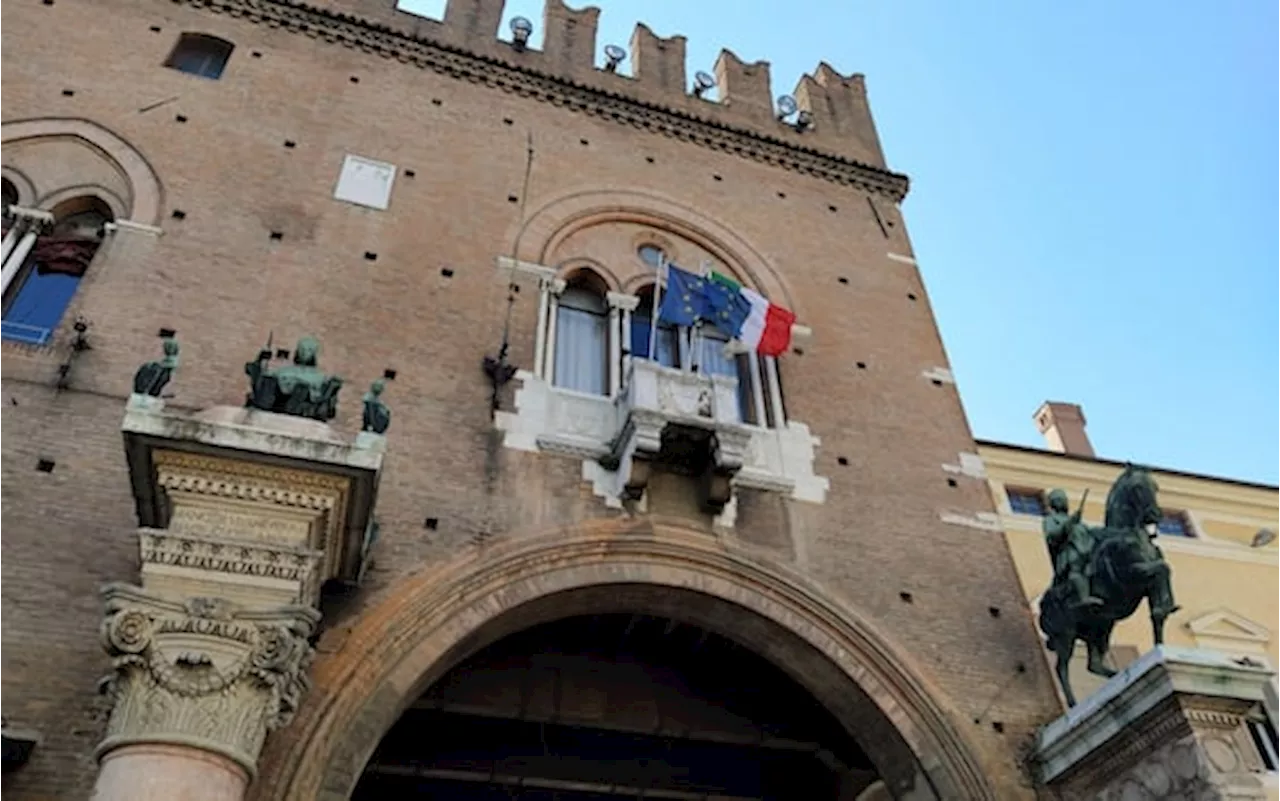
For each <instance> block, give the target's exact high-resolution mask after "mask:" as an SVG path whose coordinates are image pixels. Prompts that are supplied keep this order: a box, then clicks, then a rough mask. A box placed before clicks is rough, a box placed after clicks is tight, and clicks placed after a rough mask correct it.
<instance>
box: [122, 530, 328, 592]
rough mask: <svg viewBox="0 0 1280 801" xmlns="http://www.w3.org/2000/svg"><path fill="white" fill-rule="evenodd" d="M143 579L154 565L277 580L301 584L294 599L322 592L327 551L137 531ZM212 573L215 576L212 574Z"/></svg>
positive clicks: (182, 534)
mask: <svg viewBox="0 0 1280 801" xmlns="http://www.w3.org/2000/svg"><path fill="white" fill-rule="evenodd" d="M138 545H139V550H140V552H141V554H140V555H141V559H142V574H143V577H144V581H145V578H146V576H147V575H148V573H149V572H150V571H149V567H150V566H152V565H167V566H172V567H181V568H189V569H192V570H200V571H204V572H206V573H213V574H225V575H230V576H251V577H256V578H267V579H275V580H278V581H285V582H290V583H293V584H296V585H297V591H296V594H295V597H294V598H293V602H294V603H311V602H312V601H314V600H315V599H316V598H318V597H319V595H320V573H319V570H318V567H319V564H320V560H321V558H322V557H323V554H322V553H321V552H319V551H315V550H312V549H310V548H303V547H291V546H288V545H275V544H270V543H254V542H245V541H243V540H229V539H223V538H218V537H204V536H198V535H192V534H189V533H185V532H179V531H173V530H170V529H154V528H143V529H139V530H138ZM210 578H213V577H210Z"/></svg>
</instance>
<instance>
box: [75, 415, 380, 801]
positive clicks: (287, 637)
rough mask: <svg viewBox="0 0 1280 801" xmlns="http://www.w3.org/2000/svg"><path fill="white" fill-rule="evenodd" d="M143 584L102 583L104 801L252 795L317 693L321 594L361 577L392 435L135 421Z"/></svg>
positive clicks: (305, 423)
mask: <svg viewBox="0 0 1280 801" xmlns="http://www.w3.org/2000/svg"><path fill="white" fill-rule="evenodd" d="M122 428H123V431H124V439H125V452H126V455H127V458H128V462H129V472H130V478H131V481H132V484H133V492H134V499H135V502H136V504H137V512H138V522H139V528H138V544H139V556H140V562H141V570H140V579H141V586H133V585H129V584H122V583H113V584H109V585H107V587H105V588H104V590H103V595H104V598H105V601H106V616H105V619H104V620H103V623H102V640H103V646H104V647H105V648H106V651H107V653H108V655H109V656H110V657H111V660H112V667H113V672H112V673H111V675H110V676H108V677H107V678H106V679H105V680H104V682H103V688H104V690H105V691H106V692H107V693H108V694H109V695H110V697H111V699H112V702H113V705H112V711H111V716H110V719H109V722H108V724H107V733H106V736H105V737H104V738H103V740H102V742H101V744H99V746H98V748H97V751H96V756H97V758H98V759H99V761H100V763H101V770H100V772H99V774H98V781H97V784H96V786H95V789H94V794H93V797H92V798H93V801H171V799H182V801H240V799H242V798H243V797H244V794H245V790H246V788H247V787H248V785H249V783H250V782H252V781H253V779H254V775H255V772H256V769H257V760H258V755H259V753H260V752H261V750H262V746H263V742H264V741H265V739H266V737H267V736H268V734H269V733H270V732H271V731H273V730H275V729H279V728H281V727H283V726H286V725H288V723H289V721H290V719H291V718H292V717H293V714H294V712H295V710H296V709H297V708H298V705H299V703H301V701H302V698H303V696H304V695H305V693H306V691H307V688H308V679H307V668H308V665H309V664H310V662H311V659H312V656H313V651H312V648H311V645H310V643H309V640H310V638H311V637H312V636H313V635H314V634H315V632H316V628H317V625H318V624H319V621H320V612H319V610H318V608H317V607H318V605H319V603H320V587H321V585H322V584H323V583H324V582H325V581H327V580H336V581H341V582H346V583H352V582H355V581H358V579H359V576H360V575H361V573H362V571H363V568H364V564H365V561H366V560H367V558H368V550H369V545H370V536H369V533H370V532H372V531H374V530H375V529H376V527H375V526H374V525H372V517H371V514H372V508H373V505H374V501H375V498H376V494H377V476H378V472H379V471H380V469H381V464H382V455H383V453H384V451H385V438H384V437H382V436H381V435H377V434H370V433H368V432H365V435H363V436H359V437H357V438H356V439H355V441H354V443H353V442H350V441H348V440H347V439H346V438H344V437H341V436H339V435H338V434H336V433H335V432H334V431H332V430H331V429H330V427H329V426H328V425H326V424H324V423H320V422H317V421H314V420H307V419H303V418H298V417H289V416H285V415H278V414H271V413H267V412H259V411H256V410H251V409H244V408H229V407H221V408H219V407H215V408H213V409H209V410H206V411H203V412H199V413H196V414H194V415H190V414H168V413H166V412H165V410H164V403H163V401H161V400H160V399H159V398H150V397H144V396H137V395H135V396H134V397H133V398H131V399H130V401H129V405H128V408H127V411H126V414H125V420H124V425H123V426H122Z"/></svg>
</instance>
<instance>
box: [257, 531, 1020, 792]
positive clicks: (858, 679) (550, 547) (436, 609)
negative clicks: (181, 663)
mask: <svg viewBox="0 0 1280 801" xmlns="http://www.w3.org/2000/svg"><path fill="white" fill-rule="evenodd" d="M381 598H382V599H381V601H380V602H378V603H377V604H376V605H374V606H373V607H372V608H370V609H368V610H367V611H365V612H364V613H363V614H362V615H360V616H359V617H358V618H357V619H355V620H354V621H353V622H352V626H351V628H350V629H349V632H348V633H347V634H346V636H345V640H344V641H343V642H342V643H341V644H340V645H339V646H337V648H336V650H335V651H333V652H331V653H326V654H324V655H323V656H322V657H321V658H320V659H319V660H317V663H316V665H315V667H314V669H313V681H314V685H313V688H312V690H311V691H310V693H309V694H308V696H307V698H306V699H305V700H304V702H303V706H302V709H301V710H300V711H299V715H298V717H297V719H296V720H294V721H293V723H291V724H290V725H289V726H288V727H287V728H285V729H283V730H281V731H278V732H276V733H275V734H273V735H272V737H271V738H269V742H268V745H267V751H266V753H265V754H264V756H263V760H262V763H261V766H260V767H261V770H260V779H259V780H258V782H257V783H256V784H255V785H254V787H253V788H252V790H251V793H250V795H251V797H252V798H255V799H258V801H268V799H270V800H271V801H277V800H278V801H284V799H322V800H323V801H345V799H347V798H349V796H350V794H351V792H352V790H353V789H354V787H355V784H356V782H357V781H358V780H359V777H360V774H361V772H362V771H363V769H364V766H365V764H366V762H367V761H368V759H369V757H370V756H371V754H372V753H373V750H374V748H375V747H376V746H377V745H378V742H379V741H380V740H381V738H382V736H383V735H384V734H385V732H386V731H387V730H389V729H390V727H391V726H392V725H393V724H394V723H395V721H396V720H397V719H398V718H399V716H400V715H401V713H402V712H403V711H404V710H405V709H406V708H407V707H408V706H409V704H411V703H412V702H413V701H414V700H415V699H416V698H417V697H418V696H419V695H420V694H421V693H422V692H423V691H424V690H425V689H426V688H427V687H429V686H430V685H431V684H432V683H433V682H434V681H436V680H437V679H438V678H439V677H440V676H442V675H443V674H444V673H445V672H446V671H447V670H448V669H449V668H451V667H452V666H454V665H456V664H457V663H458V662H459V661H461V660H462V659H465V658H466V657H467V656H469V655H471V654H473V653H475V652H476V651H478V650H479V649H481V648H483V647H484V646H486V645H488V644H490V643H492V642H495V641H497V640H498V639H501V638H502V637H504V636H506V635H508V634H511V633H514V632H515V631H519V630H521V629H524V628H527V627H529V626H532V625H536V624H538V623H541V622H546V621H548V620H554V619H558V618H563V617H567V616H571V615H576V614H587V613H596V612H601V611H632V612H637V613H650V614H651V613H658V614H665V615H667V616H670V617H674V618H676V619H680V620H682V621H683V622H688V623H693V624H697V625H702V626H705V627H707V628H710V629H712V630H714V631H717V632H718V633H721V634H723V635H726V636H728V637H731V638H733V639H736V640H737V641H738V642H740V643H742V644H744V645H748V646H750V647H752V648H753V649H755V650H756V651H757V652H759V653H761V654H762V655H763V656H765V657H766V658H769V659H771V660H772V661H773V662H774V663H775V664H777V665H778V666H779V667H781V668H782V669H784V670H786V671H787V672H788V673H790V674H791V675H792V676H793V677H794V678H795V679H797V680H798V681H799V682H800V683H801V684H802V685H804V686H806V687H807V688H808V689H809V691H810V692H811V693H813V694H814V696H815V697H816V698H817V699H818V700H819V701H820V702H822V703H823V704H825V705H826V706H827V707H828V708H829V709H830V710H831V711H832V712H833V714H835V715H836V717H837V718H838V719H840V720H841V721H842V722H843V723H844V724H845V726H846V728H848V729H849V730H850V733H851V734H853V735H854V736H855V737H856V738H857V739H858V740H859V742H860V743H862V744H863V747H864V749H865V750H866V751H867V752H868V755H869V756H871V758H872V760H873V761H874V762H875V763H876V765H877V768H878V769H879V770H880V772H881V775H882V776H884V778H885V779H886V783H887V784H889V785H890V786H891V787H892V788H894V790H893V791H894V794H895V797H898V798H908V799H946V801H951V800H952V799H992V801H994V799H995V795H994V792H993V790H992V789H991V787H990V785H989V784H988V782H987V780H986V778H985V777H984V775H983V772H982V771H981V769H980V767H979V764H978V762H977V759H976V757H975V755H974V754H973V752H972V751H971V749H970V747H969V746H968V744H967V743H966V742H965V741H964V739H963V737H962V736H961V735H960V734H959V732H958V731H957V730H956V729H955V728H954V727H953V725H952V724H951V722H950V720H949V718H948V715H947V713H946V712H945V710H944V707H943V704H942V703H941V702H940V701H939V700H938V698H939V696H938V695H937V694H936V692H935V691H934V690H933V689H932V688H931V687H930V686H929V685H928V684H927V682H926V681H925V680H923V679H922V678H921V677H920V676H918V675H916V674H915V673H914V671H912V670H911V669H910V668H909V667H908V666H909V665H910V663H911V662H910V659H909V658H908V657H906V656H905V655H904V654H902V653H900V652H899V651H898V650H897V649H896V648H895V647H894V646H893V645H892V644H891V643H890V641H889V640H888V639H887V638H886V637H884V636H883V635H881V634H880V633H878V632H877V631H876V630H875V629H874V627H873V626H871V625H870V624H868V623H867V622H866V621H865V620H864V619H863V618H862V617H861V616H860V615H858V614H857V613H855V612H854V611H852V610H850V609H848V608H847V607H845V606H843V605H842V604H840V603H839V602H837V601H836V600H835V599H833V598H831V597H829V596H828V595H826V594H825V593H823V592H822V591H821V590H820V588H818V587H817V586H815V585H814V584H813V583H812V582H811V581H809V580H807V579H805V578H803V577H800V576H798V575H796V574H794V573H792V572H790V571H789V570H787V569H784V568H782V567H781V566H778V565H773V564H769V563H766V562H763V561H761V560H760V559H758V558H756V557H754V556H752V555H749V554H747V553H745V552H740V551H736V550H734V549H731V548H728V547H726V546H725V545H724V544H723V543H719V542H716V541H715V540H714V539H712V538H710V537H708V536H707V535H706V534H705V532H693V531H686V530H684V529H680V528H676V527H672V526H666V525H654V524H651V523H648V522H640V521H632V520H627V519H614V520H605V521H591V522H588V523H584V524H581V525H578V526H574V527H571V528H567V529H559V530H554V531H545V532H537V533H533V532H524V533H523V534H516V535H514V536H513V537H511V538H510V539H507V540H504V541H503V542H502V543H501V544H499V545H495V546H491V547H489V548H485V549H479V550H476V551H473V552H472V553H471V554H469V555H465V556H461V557H459V558H458V559H456V560H454V561H452V562H451V563H448V564H445V565H441V566H439V567H436V568H434V569H431V570H427V571H424V572H422V573H421V574H419V575H416V576H413V577H410V578H407V579H405V580H404V581H403V582H401V583H400V584H398V585H397V586H394V587H391V588H390V589H389V591H387V592H385V593H384V594H382V596H381ZM339 638H340V635H339Z"/></svg>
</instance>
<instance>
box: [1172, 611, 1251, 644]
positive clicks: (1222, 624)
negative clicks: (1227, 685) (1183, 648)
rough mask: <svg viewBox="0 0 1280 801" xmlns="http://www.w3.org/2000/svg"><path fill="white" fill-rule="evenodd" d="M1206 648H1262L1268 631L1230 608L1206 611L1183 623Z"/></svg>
mask: <svg viewBox="0 0 1280 801" xmlns="http://www.w3.org/2000/svg"><path fill="white" fill-rule="evenodd" d="M1183 625H1184V626H1186V628H1187V630H1188V631H1189V632H1191V634H1192V636H1193V637H1195V639H1196V641H1197V643H1198V644H1200V645H1202V646H1204V647H1206V648H1216V649H1219V650H1231V651H1242V650H1245V651H1262V650H1263V649H1264V648H1265V647H1266V645H1267V644H1268V643H1269V642H1271V636H1272V635H1271V630H1270V629H1268V628H1267V627H1266V626H1264V625H1262V624H1261V623H1257V622H1254V621H1252V620H1250V619H1248V618H1247V617H1244V616H1243V615H1240V614H1237V613H1235V612H1232V611H1231V610H1230V609H1217V610H1214V611H1212V612H1207V613H1205V614H1203V615H1200V616H1199V617H1196V618H1194V619H1192V620H1189V621H1187V622H1186V623H1184V624H1183Z"/></svg>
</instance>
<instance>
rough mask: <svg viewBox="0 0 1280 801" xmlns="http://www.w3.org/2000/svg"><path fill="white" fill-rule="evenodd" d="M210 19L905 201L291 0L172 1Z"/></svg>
mask: <svg viewBox="0 0 1280 801" xmlns="http://www.w3.org/2000/svg"><path fill="white" fill-rule="evenodd" d="M175 2H177V3H179V4H182V5H188V6H191V7H193V8H197V9H200V10H204V11H210V12H213V13H215V14H226V15H229V16H232V17H237V18H240V19H245V20H248V21H250V22H253V23H255V24H260V25H268V26H270V27H274V28H283V29H285V30H287V31H290V32H293V33H298V34H302V35H305V36H308V37H310V38H313V39H321V40H324V41H326V42H330V43H332V44H336V45H341V46H343V47H348V48H351V49H357V50H363V51H365V52H367V53H372V54H376V55H379V56H382V57H383V58H387V59H395V60H396V61H399V62H401V63H407V64H414V65H415V66H418V67H420V68H422V69H428V70H431V71H433V72H436V73H439V74H441V75H447V76H449V77H451V78H456V79H458V80H463V81H469V82H471V83H479V84H483V85H485V86H489V87H492V88H495V89H500V90H502V91H504V92H507V93H510V94H517V95H520V96H522V97H529V98H533V99H535V100H540V101H542V102H545V103H551V104H553V105H556V106H560V107H562V108H566V109H569V110H571V111H576V112H579V113H583V114H588V115H591V116H594V117H599V118H602V119H605V120H611V121H613V122H615V123H617V124H619V125H626V126H629V127H632V128H637V129H640V130H645V131H649V132H651V133H655V134H661V135H663V136H667V137H670V138H673V139H679V140H682V141H685V142H689V143H691V144H696V145H698V146H701V147H706V148H709V149H711V150H719V151H721V152H725V153H730V154H733V155H736V156H740V157H742V158H746V159H749V160H752V161H756V162H760V163H764V164H769V165H772V166H776V167H780V168H782V169H785V170H790V171H792V172H798V173H803V174H806V175H810V176H812V177H814V178H818V179H821V180H824V181H829V182H831V183H835V184H840V185H842V186H849V187H852V188H855V189H858V190H861V191H866V192H874V193H877V194H880V195H884V196H887V197H889V198H891V199H892V200H893V201H895V202H901V201H902V200H903V198H905V197H906V194H907V190H908V188H909V179H908V178H907V176H905V175H902V174H900V173H895V172H891V171H889V170H884V169H880V168H879V167H875V166H872V165H869V164H864V163H862V162H859V161H855V160H853V159H849V158H845V157H842V156H837V155H834V154H831V153H827V152H823V151H821V150H818V149H816V148H811V147H805V146H802V145H798V144H795V143H792V142H787V141H785V140H783V139H781V138H778V137H775V136H770V135H768V134H766V133H763V132H761V131H756V130H752V129H750V128H747V127H745V126H738V125H732V124H729V123H725V122H723V121H720V120H714V119H710V118H708V117H704V116H700V115H698V114H694V113H691V112H689V111H686V110H684V109H679V108H675V107H673V106H670V105H664V104H660V103H656V102H652V101H647V100H644V99H642V98H637V97H631V96H628V95H625V94H622V93H619V92H613V91H610V90H608V89H605V88H602V87H598V86H591V85H588V84H585V83H582V82H579V81H574V80H572V79H569V78H565V77H560V76H554V75H549V74H546V73H543V72H540V71H538V70H534V69H530V68H529V67H525V66H521V65H518V64H511V63H507V62H505V61H502V60H499V59H497V58H494V57H492V56H486V55H483V54H479V53H473V52H469V51H467V50H464V49H462V48H460V47H457V46H455V45H450V44H447V43H444V42H439V41H434V40H431V39H426V38H423V37H421V36H415V35H412V34H410V33H406V32H403V31H397V30H394V29H392V28H390V27H388V26H386V25H382V24H380V23H377V22H373V21H370V20H366V19H362V18H360V17H357V16H353V15H348V14H340V13H336V12H334V11H331V10H329V9H324V8H315V7H313V6H309V5H307V4H305V3H300V2H296V1H294V0H175Z"/></svg>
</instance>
